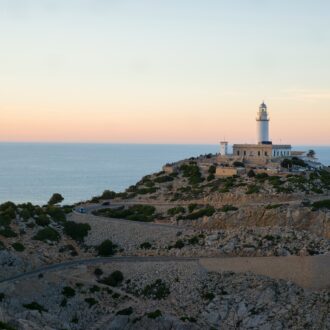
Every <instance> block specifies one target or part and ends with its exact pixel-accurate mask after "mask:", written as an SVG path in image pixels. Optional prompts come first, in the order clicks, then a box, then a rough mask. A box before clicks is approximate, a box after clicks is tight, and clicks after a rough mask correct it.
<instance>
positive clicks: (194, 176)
mask: <svg viewBox="0 0 330 330" xmlns="http://www.w3.org/2000/svg"><path fill="white" fill-rule="evenodd" d="M180 171H182V172H183V176H184V177H186V178H188V181H189V184H192V185H196V184H198V183H201V182H203V181H204V179H203V178H202V174H201V172H200V170H199V167H198V166H197V164H196V163H194V162H191V163H189V164H183V165H181V167H180Z"/></svg>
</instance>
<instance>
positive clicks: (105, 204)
mask: <svg viewBox="0 0 330 330" xmlns="http://www.w3.org/2000/svg"><path fill="white" fill-rule="evenodd" d="M101 205H102V206H108V205H110V202H109V201H106V202H103V203H102V204H101Z"/></svg>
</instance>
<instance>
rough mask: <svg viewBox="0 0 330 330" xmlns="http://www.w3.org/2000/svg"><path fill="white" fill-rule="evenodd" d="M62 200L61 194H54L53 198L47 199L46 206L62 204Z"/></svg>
mask: <svg viewBox="0 0 330 330" xmlns="http://www.w3.org/2000/svg"><path fill="white" fill-rule="evenodd" d="M63 200H64V198H63V196H62V195H61V194H59V193H55V194H53V196H52V197H51V198H50V199H49V201H48V204H49V205H55V204H59V203H61V202H63Z"/></svg>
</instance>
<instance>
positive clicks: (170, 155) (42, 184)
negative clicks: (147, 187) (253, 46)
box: [0, 143, 330, 205]
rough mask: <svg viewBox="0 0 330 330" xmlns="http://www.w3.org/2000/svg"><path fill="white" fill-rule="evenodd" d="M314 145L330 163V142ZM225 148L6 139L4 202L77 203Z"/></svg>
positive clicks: (1, 181) (1, 182) (0, 179)
mask: <svg viewBox="0 0 330 330" xmlns="http://www.w3.org/2000/svg"><path fill="white" fill-rule="evenodd" d="M293 149H295V150H309V149H313V150H315V152H316V156H317V157H318V158H319V160H320V161H321V162H322V163H323V164H325V165H328V166H330V146H294V147H293ZM217 152H219V145H178V144H175V145H174V144H173V145H169V144H166V145H165V144H81V143H79V144H78V143H77V144H69V143H65V144H64V143H63V144H59V143H0V203H2V202H5V201H13V202H15V203H24V202H31V203H34V204H39V205H42V204H45V203H46V202H47V201H48V200H49V198H50V196H51V195H52V194H53V193H55V192H57V193H60V194H62V196H63V197H64V203H66V204H72V203H76V202H79V201H83V200H87V199H90V198H91V197H92V196H97V195H100V194H101V193H102V192H103V191H104V190H106V189H110V190H114V191H116V192H120V191H123V190H125V189H126V188H127V187H129V186H130V185H132V184H135V183H136V182H137V181H138V180H139V179H140V178H142V177H143V176H144V175H147V174H150V173H153V172H157V171H160V170H161V168H162V166H163V165H164V164H166V163H171V162H174V161H177V160H180V159H184V158H189V157H192V156H199V155H202V154H208V153H217Z"/></svg>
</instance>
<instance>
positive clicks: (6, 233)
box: [0, 227, 17, 238]
mask: <svg viewBox="0 0 330 330" xmlns="http://www.w3.org/2000/svg"><path fill="white" fill-rule="evenodd" d="M0 235H1V236H3V237H7V238H11V237H17V234H16V233H15V232H14V231H13V230H12V229H11V228H10V227H5V228H4V229H0Z"/></svg>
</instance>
